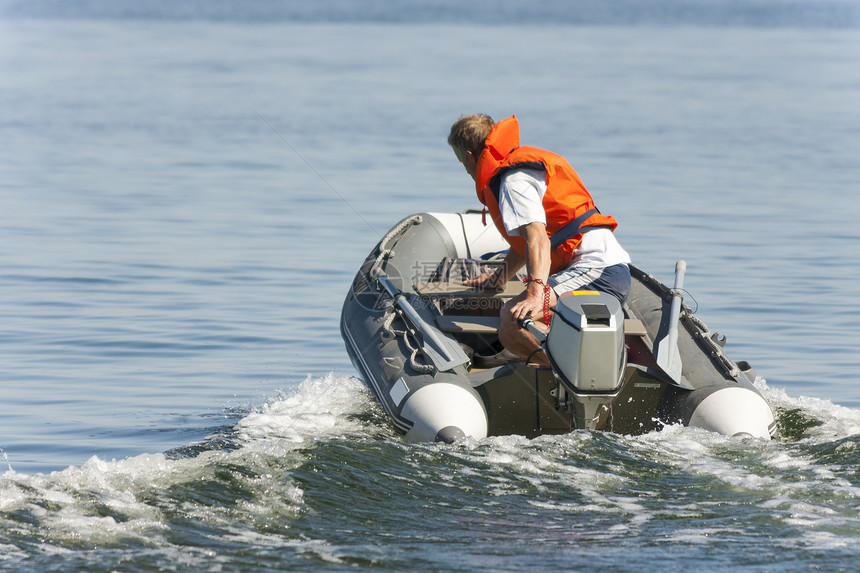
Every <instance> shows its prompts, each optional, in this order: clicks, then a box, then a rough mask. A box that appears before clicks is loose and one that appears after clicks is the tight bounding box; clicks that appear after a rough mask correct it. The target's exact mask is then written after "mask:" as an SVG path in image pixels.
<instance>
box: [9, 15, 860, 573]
mask: <svg viewBox="0 0 860 573" xmlns="http://www.w3.org/2000/svg"><path fill="white" fill-rule="evenodd" d="M616 6H617V5H616ZM857 6H858V5H857V4H856V3H854V2H836V1H833V2H812V1H809V2H804V1H795V2H788V1H783V2H743V3H741V2H733V1H725V2H720V1H712V2H707V3H705V4H700V3H696V4H693V3H691V2H682V1H679V0H678V1H673V2H634V1H632V0H631V1H629V2H624V3H623V4H622V6H621V8H623V9H619V10H618V11H612V10H608V9H607V8H606V7H605V6H603V4H598V3H589V2H576V3H573V4H567V3H555V2H549V3H545V4H542V5H541V7H540V8H539V9H532V8H530V7H529V6H528V5H526V4H525V3H522V4H521V3H517V2H512V1H505V2H499V3H497V4H494V5H493V7H494V8H495V9H493V10H490V9H489V8H490V5H489V4H487V5H482V4H477V5H475V6H472V7H464V6H461V3H455V2H436V3H434V2H422V3H400V2H390V3H384V2H373V1H369V0H368V1H366V2H338V1H334V0H329V1H326V2H316V3H313V4H311V3H308V4H301V5H300V4H293V3H274V2H266V1H257V2H246V3H229V2H223V1H220V2H212V3H202V2H201V3H197V2H170V3H167V2H151V3H138V2H110V3H108V2H98V1H95V0H94V1H92V2H81V3H66V2H50V1H41V2H35V3H25V2H18V1H13V0H0V78H2V80H0V457H2V460H0V471H4V472H5V473H3V474H2V475H0V570H4V571H5V570H9V571H18V570H20V571H34V570H87V571H94V570H104V571H111V570H118V571H139V570H213V571H214V570H221V571H237V570H243V571H248V570H315V571H316V570H341V569H354V568H364V567H377V568H382V569H390V570H452V571H453V570H463V571H465V570H469V571H473V570H488V571H515V570H522V569H526V568H528V569H534V568H536V569H539V570H546V569H552V568H562V569H576V568H582V567H586V566H589V567H592V566H600V567H601V568H604V569H608V570H630V569H632V568H633V567H634V566H635V567H636V568H637V569H638V568H641V567H654V568H660V570H666V571H676V570H686V569H689V567H690V563H695V562H698V563H702V564H703V565H706V566H708V567H729V568H731V569H733V570H750V571H765V570H767V571H795V570H802V569H807V568H809V567H810V566H813V565H815V566H820V567H822V568H823V569H825V570H838V569H839V568H847V569H850V568H851V567H852V566H853V564H854V563H856V562H857V559H858V557H860V552H858V549H857V543H856V541H857V539H858V536H860V520H858V517H857V516H858V509H860V478H858V472H857V469H858V467H860V437H858V436H860V385H858V376H860V346H858V343H857V333H858V332H860V302H858V299H857V296H856V292H857V288H856V285H857V284H858V281H860V249H857V248H856V245H857V244H858V239H860V231H858V226H857V224H856V221H857V220H858V219H860V202H858V200H857V199H856V194H857V191H858V181H860V162H858V159H857V158H858V151H860V108H858V106H857V105H856V102H857V101H860V66H858V65H857V63H858V61H860V19H858V7H857ZM472 112H485V113H490V114H491V115H493V116H494V117H497V118H502V117H505V116H507V115H510V114H513V113H516V114H517V115H518V117H519V118H520V123H521V126H522V132H523V133H522V136H523V141H524V142H526V143H528V144H531V145H536V146H540V147H545V148H548V149H552V150H554V151H557V152H560V153H563V154H564V155H565V156H566V157H568V159H570V161H571V162H572V163H573V165H574V166H575V167H576V168H577V170H578V171H579V173H580V175H581V176H582V177H583V179H584V180H585V182H586V184H587V186H588V187H589V188H590V189H591V190H592V192H593V194H594V195H595V197H596V198H597V201H598V204H599V206H600V207H601V209H602V210H603V211H604V212H607V213H611V214H613V215H615V216H616V217H617V218H618V219H619V221H620V222H621V226H620V227H619V229H618V231H617V234H618V237H619V239H620V240H621V242H622V244H623V245H624V246H625V248H627V250H628V251H629V252H630V253H631V255H632V256H633V258H634V260H635V261H636V262H637V263H638V264H639V265H640V266H642V267H643V268H646V269H647V270H649V272H652V273H653V274H655V275H657V276H659V277H661V278H662V279H663V280H664V281H669V280H671V273H672V270H673V268H674V261H675V260H677V259H681V258H683V259H685V260H686V261H687V263H688V275H687V279H686V281H685V286H686V288H687V289H688V290H689V291H690V293H691V295H692V296H693V297H694V298H695V303H696V305H697V306H698V314H699V316H700V317H701V318H703V319H704V320H705V321H706V322H707V323H708V325H709V326H710V327H711V329H712V330H716V331H719V332H720V333H722V334H725V335H727V336H728V345H727V346H726V350H727V351H728V353H729V355H730V356H732V357H733V358H735V359H737V360H740V359H744V360H748V361H750V362H751V363H752V364H753V366H754V367H755V369H756V370H757V372H758V373H759V375H760V376H761V378H760V379H759V381H758V382H757V383H758V385H759V387H760V388H761V389H762V392H763V393H764V395H765V396H766V398H767V399H768V400H769V401H770V402H771V405H772V406H773V408H774V409H775V410H776V411H777V413H778V417H779V418H780V424H781V429H782V432H783V438H782V439H781V440H780V441H779V442H775V443H772V444H761V443H750V442H744V441H737V440H729V439H724V438H721V437H719V436H714V435H711V434H708V433H705V432H700V431H696V430H691V429H685V428H670V429H669V430H668V431H665V432H662V433H658V434H653V435H647V436H643V437H638V438H629V437H623V436H615V435H608V434H590V433H587V432H582V433H574V434H571V435H570V436H561V437H547V438H540V439H537V440H531V441H529V440H525V439H522V438H518V437H509V438H496V439H490V440H485V441H481V442H474V443H463V444H457V445H454V446H441V445H422V446H415V445H406V444H403V443H402V441H401V440H400V439H399V438H398V437H397V436H396V435H395V434H394V432H393V431H392V430H391V428H390V426H389V425H388V423H387V421H386V420H385V418H384V416H383V414H382V412H381V411H380V409H379V408H378V407H377V406H376V405H375V404H374V403H373V401H372V399H371V398H370V396H369V395H368V393H367V392H366V391H365V390H364V389H363V386H362V385H361V383H360V381H359V380H358V379H357V378H356V376H357V374H356V372H355V371H354V369H353V368H352V366H351V364H350V363H349V360H348V357H347V355H346V352H345V350H344V348H343V343H342V341H341V339H340V334H339V331H338V318H339V312H340V305H341V303H342V301H343V296H344V295H345V293H346V290H347V288H348V287H349V284H350V282H351V279H352V277H353V275H354V273H355V270H356V268H357V267H358V265H359V264H360V262H361V261H362V260H363V258H364V257H365V256H366V254H367V252H368V251H369V250H370V248H371V247H372V246H373V244H374V243H375V242H376V241H378V239H379V237H380V236H381V235H382V234H383V233H385V231H386V230H387V229H388V228H389V227H390V226H391V225H392V224H393V223H394V222H396V221H397V220H398V219H400V218H401V217H402V216H404V215H406V214H409V213H413V212H419V211H423V210H437V211H457V210H462V209H466V208H470V207H475V206H476V205H477V201H476V199H475V197H474V191H473V190H472V186H471V184H470V181H469V180H468V178H467V176H466V175H465V174H464V173H463V172H462V168H461V167H460V166H459V164H458V163H457V162H456V160H455V158H454V157H453V154H452V153H451V152H450V150H449V149H448V147H447V145H446V144H445V137H446V136H447V130H448V127H449V126H450V124H451V122H452V121H453V120H454V119H456V118H457V117H458V116H459V115H460V114H462V113H472ZM688 302H690V301H689V300H688Z"/></svg>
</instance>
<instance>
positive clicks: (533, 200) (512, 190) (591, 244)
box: [499, 169, 630, 269]
mask: <svg viewBox="0 0 860 573" xmlns="http://www.w3.org/2000/svg"><path fill="white" fill-rule="evenodd" d="M544 193H546V173H545V172H544V171H542V170H539V169H517V170H515V171H509V172H508V173H506V174H505V175H504V176H503V177H502V180H501V182H500V186H499V211H500V212H501V214H502V223H504V225H505V230H506V231H507V232H508V234H509V235H519V232H518V229H519V228H520V227H522V226H523V225H528V224H529V223H534V222H536V221H537V222H540V223H543V224H544V225H546V211H544V208H543V196H544ZM629 262H630V255H628V254H627V251H625V250H624V249H623V248H622V247H621V245H620V244H619V243H618V240H617V239H616V238H615V235H614V234H613V233H612V231H610V230H609V229H594V230H592V231H588V232H587V233H585V234H584V235H583V236H582V242H581V243H580V244H579V246H577V247H576V250H575V251H574V252H573V260H572V261H571V262H570V265H569V266H570V267H590V268H593V269H602V268H605V267H609V266H612V265H617V264H620V263H629Z"/></svg>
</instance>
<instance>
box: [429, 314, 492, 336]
mask: <svg viewBox="0 0 860 573" xmlns="http://www.w3.org/2000/svg"><path fill="white" fill-rule="evenodd" d="M499 322H500V321H499V317H498V316H461V315H443V316H437V317H436V326H438V327H439V330H441V331H442V332H452V333H469V334H496V333H497V332H498V331H499Z"/></svg>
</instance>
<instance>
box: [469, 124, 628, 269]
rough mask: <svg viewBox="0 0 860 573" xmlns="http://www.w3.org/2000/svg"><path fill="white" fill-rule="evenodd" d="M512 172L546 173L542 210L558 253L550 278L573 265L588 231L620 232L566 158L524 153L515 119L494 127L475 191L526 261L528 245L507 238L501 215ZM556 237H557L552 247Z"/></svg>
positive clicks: (540, 152) (530, 149) (535, 151)
mask: <svg viewBox="0 0 860 573" xmlns="http://www.w3.org/2000/svg"><path fill="white" fill-rule="evenodd" d="M513 169H540V170H543V171H544V172H545V173H546V193H545V194H544V196H543V208H544V211H545V212H546V233H547V236H548V237H549V238H550V240H551V244H552V247H553V248H552V253H551V264H550V273H556V272H558V271H560V270H561V269H563V268H564V267H566V266H567V265H568V264H570V262H571V260H573V252H574V249H576V247H577V246H579V244H580V243H581V242H582V232H584V231H585V230H586V228H587V227H606V228H609V229H611V230H613V231H614V230H615V227H617V226H618V222H617V221H616V220H615V218H614V217H610V216H607V215H601V214H600V212H599V211H598V210H597V208H596V207H595V205H594V200H593V199H592V198H591V195H590V194H589V193H588V190H587V189H586V188H585V185H584V184H583V183H582V180H581V179H580V178H579V175H577V174H576V171H574V170H573V167H571V166H570V164H569V163H568V162H567V161H566V160H565V159H564V158H563V157H561V156H560V155H556V154H555V153H552V152H549V151H544V150H543V149H537V148H535V147H520V127H519V123H518V122H517V118H516V116H512V117H509V118H507V119H504V120H502V121H500V122H499V123H497V124H496V125H495V126H493V129H492V130H491V131H490V134H489V135H488V136H487V139H486V141H485V147H484V151H483V152H482V153H481V155H480V157H478V164H477V174H476V179H475V188H476V190H477V192H478V199H479V200H480V201H481V203H482V204H483V205H485V206H486V207H487V209H488V210H489V211H490V215H491V216H492V218H493V222H494V223H495V224H496V228H497V229H498V230H499V232H500V233H501V234H502V236H503V237H504V238H505V240H506V241H507V242H508V243H509V244H510V245H511V247H512V248H513V249H514V250H516V251H517V252H518V253H519V254H521V255H523V256H525V239H523V238H522V237H518V236H511V235H508V233H507V232H506V231H505V225H504V223H503V222H502V214H501V212H500V210H499V187H500V183H501V179H502V176H503V175H504V174H505V173H507V172H508V171H511V170H513ZM577 219H578V220H577ZM565 227H567V228H565ZM580 231H582V232H580ZM556 233H558V236H557V237H556V240H555V241H552V237H553V235H556ZM571 233H573V234H571ZM568 235H569V236H568Z"/></svg>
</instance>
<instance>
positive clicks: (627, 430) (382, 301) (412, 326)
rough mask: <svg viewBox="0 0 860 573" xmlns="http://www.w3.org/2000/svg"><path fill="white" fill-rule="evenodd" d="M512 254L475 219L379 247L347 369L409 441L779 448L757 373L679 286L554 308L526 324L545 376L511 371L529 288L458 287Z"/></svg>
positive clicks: (678, 278)
mask: <svg viewBox="0 0 860 573" xmlns="http://www.w3.org/2000/svg"><path fill="white" fill-rule="evenodd" d="M507 247H508V246H507V244H506V243H505V242H504V240H503V239H502V237H501V236H500V235H499V233H498V232H497V231H496V229H495V227H494V226H493V225H488V226H485V225H483V224H482V221H481V214H480V212H477V211H467V212H464V213H421V214H416V215H412V216H409V217H407V218H405V219H403V220H402V221H400V222H399V223H397V224H396V225H395V226H394V227H393V228H392V229H391V230H390V231H389V232H388V233H387V234H386V235H385V236H384V237H383V238H382V239H381V240H380V242H379V243H378V244H377V245H376V247H375V248H374V249H373V250H372V252H371V253H370V255H369V256H368V257H367V259H366V260H365V261H364V264H363V265H362V266H361V268H360V269H359V271H358V274H357V275H356V277H355V280H354V281H353V283H352V287H351V288H350V290H349V292H348V293H347V296H346V300H345V302H344V305H343V312H342V315H341V324H340V326H341V333H342V335H343V339H344V342H345V344H346V349H347V352H348V353H349V356H350V359H351V360H352V362H353V364H354V365H355V367H356V369H357V370H358V372H359V373H360V374H361V377H362V378H363V379H364V381H365V383H366V384H367V386H368V387H369V388H370V390H371V391H372V392H373V394H374V396H375V397H376V399H377V400H378V402H379V403H380V404H381V406H382V408H383V409H384V410H385V412H386V413H387V414H388V416H389V417H390V418H391V422H392V424H393V426H394V428H395V429H396V430H397V431H398V432H399V433H402V434H403V435H404V436H405V438H406V439H407V440H409V441H419V442H420V441H442V442H449V443H450V442H453V441H455V440H457V439H460V438H465V437H471V438H474V439H481V438H484V437H486V436H494V435H508V434H518V435H523V436H527V437H534V436H538V435H541V434H559V433H567V432H571V431H573V430H577V429H582V430H605V431H611V432H616V433H621V434H642V433H646V432H651V431H655V430H659V429H661V428H662V427H664V426H665V425H670V424H684V425H687V426H696V427H699V428H704V429H706V430H711V431H714V432H719V433H721V434H725V435H728V436H752V437H756V438H761V439H766V440H769V439H772V438H773V437H775V434H776V424H775V422H774V416H773V412H772V411H771V409H770V407H769V406H768V404H767V402H766V401H765V400H764V398H763V397H762V396H761V394H760V393H759V392H758V390H757V389H756V388H755V386H754V385H753V383H752V382H753V381H754V380H755V376H756V374H755V372H754V371H753V370H752V368H751V367H750V365H749V364H748V363H746V362H734V361H732V360H731V359H730V358H729V357H728V356H727V355H726V353H725V352H724V350H723V346H724V344H725V338H724V337H721V336H720V335H718V334H714V333H711V332H710V331H709V330H708V327H707V326H706V325H705V324H704V323H703V322H702V321H701V320H700V319H699V318H697V317H696V316H695V315H694V314H693V312H692V311H691V310H690V308H689V307H688V306H687V305H686V304H685V303H684V301H683V294H684V291H683V279H684V272H685V268H686V265H685V264H684V262H683V261H678V262H677V264H676V269H675V281H674V284H673V286H672V287H671V288H670V287H667V286H666V285H664V284H662V283H661V282H660V281H658V280H657V279H656V278H654V277H653V276H651V275H649V274H647V273H645V272H643V271H642V270H640V269H639V268H638V267H636V266H635V265H631V267H630V270H631V275H632V285H631V290H630V295H629V297H628V299H627V301H626V302H625V303H624V304H623V305H622V304H620V303H619V302H618V300H617V299H615V298H614V297H612V296H610V295H608V294H605V293H598V292H595V291H577V292H573V293H568V294H566V295H563V296H562V297H560V298H559V302H558V304H557V305H556V308H555V309H554V313H553V319H552V321H551V326H550V328H549V329H548V332H547V331H546V328H545V327H544V328H542V327H541V326H542V324H535V323H533V322H531V321H530V320H528V319H527V320H526V321H525V322H524V324H523V326H524V327H526V328H529V330H530V331H531V332H533V333H534V334H535V336H536V337H537V338H538V340H539V341H541V344H542V346H543V348H544V349H545V351H546V353H547V356H548V357H549V362H550V364H551V366H541V365H539V364H535V363H530V362H529V361H528V360H524V359H521V358H514V357H512V355H510V353H508V352H506V351H504V349H503V348H502V347H501V345H500V344H499V340H498V325H499V311H500V309H501V308H502V305H503V304H504V303H505V302H506V301H507V300H509V299H510V298H512V297H513V296H516V294H517V293H518V292H521V291H522V289H523V288H524V287H523V285H522V284H520V283H519V282H518V281H515V280H514V281H511V282H509V283H508V284H507V285H506V286H505V288H504V289H492V290H487V289H484V290H481V289H475V288H470V287H467V286H464V284H463V279H464V278H469V277H471V276H475V275H476V274H477V273H479V272H482V271H485V270H486V269H488V268H492V266H493V265H494V264H497V263H496V262H495V261H496V260H498V259H499V255H498V254H499V253H503V251H504V250H505V249H507Z"/></svg>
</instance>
